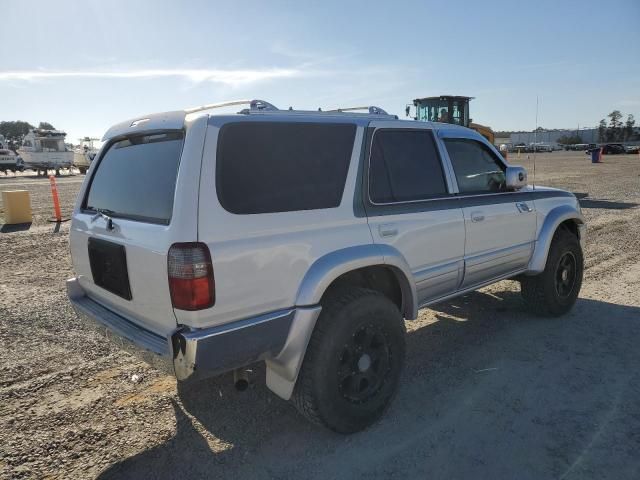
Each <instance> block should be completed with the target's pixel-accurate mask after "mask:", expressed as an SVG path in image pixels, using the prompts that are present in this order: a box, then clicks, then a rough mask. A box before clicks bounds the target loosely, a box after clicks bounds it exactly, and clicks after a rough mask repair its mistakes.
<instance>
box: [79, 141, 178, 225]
mask: <svg viewBox="0 0 640 480" xmlns="http://www.w3.org/2000/svg"><path fill="white" fill-rule="evenodd" d="M182 139H183V134H182V132H170V133H161V134H154V135H145V136H137V137H131V138H127V139H125V140H121V141H119V142H116V143H114V144H113V145H111V146H110V147H109V149H108V150H107V152H106V153H105V154H104V156H103V157H102V159H101V160H100V163H99V164H98V166H97V170H96V172H95V174H94V175H93V179H92V180H91V186H90V189H89V193H88V195H87V197H86V201H85V202H86V203H85V208H87V209H90V210H98V209H102V210H106V211H107V212H105V213H107V214H110V215H111V216H114V217H122V218H130V219H132V220H139V221H146V222H150V223H161V224H168V223H169V220H170V219H171V213H172V211H173V196H174V193H175V188H176V177H177V175H178V165H179V162H180V153H181V151H182ZM109 212H110V213H109Z"/></svg>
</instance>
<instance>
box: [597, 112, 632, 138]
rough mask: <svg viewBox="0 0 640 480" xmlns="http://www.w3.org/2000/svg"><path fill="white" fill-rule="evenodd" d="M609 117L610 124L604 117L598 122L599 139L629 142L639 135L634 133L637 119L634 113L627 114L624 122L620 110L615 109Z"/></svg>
mask: <svg viewBox="0 0 640 480" xmlns="http://www.w3.org/2000/svg"><path fill="white" fill-rule="evenodd" d="M607 117H609V124H607V121H606V120H605V119H604V118H603V119H602V120H600V123H599V124H598V139H599V140H600V141H601V142H628V141H629V140H634V139H635V138H636V137H637V135H636V134H635V133H634V127H635V126H636V120H635V118H633V115H632V114H629V115H627V120H626V122H624V123H623V122H622V113H621V112H620V110H614V111H613V112H611V113H610V114H609V115H607Z"/></svg>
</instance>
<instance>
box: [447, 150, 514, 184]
mask: <svg viewBox="0 0 640 480" xmlns="http://www.w3.org/2000/svg"><path fill="white" fill-rule="evenodd" d="M444 143H445V145H446V146H447V152H449V158H450V159H451V164H452V165H453V170H454V172H455V174H456V179H457V181H458V189H459V190H460V193H496V192H504V191H506V183H505V175H504V166H503V164H502V162H500V160H498V158H497V157H496V156H495V154H494V153H493V152H492V151H491V150H489V148H487V146H486V145H483V144H482V143H480V142H477V141H475V140H468V139H463V138H446V139H445V140H444Z"/></svg>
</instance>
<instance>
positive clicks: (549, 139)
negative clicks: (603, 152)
mask: <svg viewBox="0 0 640 480" xmlns="http://www.w3.org/2000/svg"><path fill="white" fill-rule="evenodd" d="M576 134H578V135H579V136H580V138H581V139H582V142H581V143H598V142H599V140H598V129H597V128H581V129H578V130H576V129H572V130H569V129H567V130H542V131H538V132H520V133H512V134H511V139H510V143H511V144H513V145H520V144H523V143H524V144H525V145H529V144H531V143H543V144H547V145H558V139H559V138H561V137H572V136H574V135H576Z"/></svg>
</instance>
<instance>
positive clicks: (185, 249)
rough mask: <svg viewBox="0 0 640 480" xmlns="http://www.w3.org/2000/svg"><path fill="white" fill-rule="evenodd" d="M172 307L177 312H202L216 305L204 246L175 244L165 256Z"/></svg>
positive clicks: (210, 270)
mask: <svg viewBox="0 0 640 480" xmlns="http://www.w3.org/2000/svg"><path fill="white" fill-rule="evenodd" d="M168 271H169V291H170V292H171V303H172V304H173V306H174V308H179V309H180V310H202V309H204V308H209V307H212V306H213V304H214V303H215V283H214V280H213V265H212V264H211V255H210V254H209V248H207V246H206V245H205V244H204V243H196V242H194V243H174V244H173V245H171V248H170V249H169V255H168Z"/></svg>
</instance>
